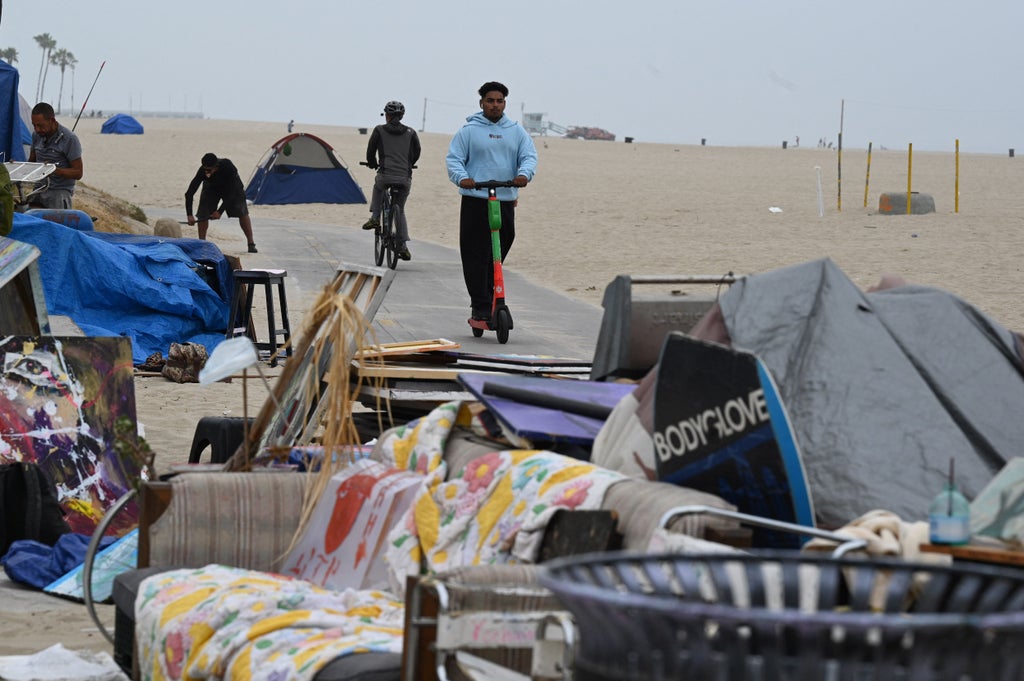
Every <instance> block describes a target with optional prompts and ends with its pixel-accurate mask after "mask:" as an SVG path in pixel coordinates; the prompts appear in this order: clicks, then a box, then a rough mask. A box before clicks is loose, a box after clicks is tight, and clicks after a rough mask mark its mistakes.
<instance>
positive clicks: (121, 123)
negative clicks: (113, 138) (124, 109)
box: [100, 113, 143, 135]
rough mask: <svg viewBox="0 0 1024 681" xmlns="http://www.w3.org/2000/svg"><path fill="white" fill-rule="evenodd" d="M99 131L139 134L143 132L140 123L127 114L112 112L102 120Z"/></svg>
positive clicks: (109, 133) (115, 133)
mask: <svg viewBox="0 0 1024 681" xmlns="http://www.w3.org/2000/svg"><path fill="white" fill-rule="evenodd" d="M100 132H102V133H104V134H107V135H111V134H113V135H141V134H142V132H143V128H142V123H139V122H138V121H137V120H135V119H134V118H132V117H131V116H129V115H128V114H121V113H119V114H114V115H113V116H111V117H110V118H108V119H107V120H105V121H103V126H102V127H101V128H100Z"/></svg>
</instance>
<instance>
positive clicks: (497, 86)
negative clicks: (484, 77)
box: [478, 80, 508, 99]
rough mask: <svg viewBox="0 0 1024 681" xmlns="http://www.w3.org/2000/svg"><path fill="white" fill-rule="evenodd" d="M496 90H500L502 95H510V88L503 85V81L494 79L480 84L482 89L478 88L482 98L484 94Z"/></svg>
mask: <svg viewBox="0 0 1024 681" xmlns="http://www.w3.org/2000/svg"><path fill="white" fill-rule="evenodd" d="M494 90H497V91H498V92H500V93H501V96H502V97H508V88H507V87H505V86H504V85H502V84H501V83H499V82H497V81H495V80H492V81H490V82H489V83H484V84H483V85H481V86H480V90H478V92H479V93H480V99H483V98H484V95H486V94H487V93H488V92H492V91H494Z"/></svg>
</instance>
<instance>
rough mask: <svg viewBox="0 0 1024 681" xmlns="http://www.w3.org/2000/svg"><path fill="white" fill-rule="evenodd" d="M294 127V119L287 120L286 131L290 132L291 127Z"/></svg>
mask: <svg viewBox="0 0 1024 681" xmlns="http://www.w3.org/2000/svg"><path fill="white" fill-rule="evenodd" d="M294 127H295V119H292V120H290V121H288V132H291V131H292V128H294Z"/></svg>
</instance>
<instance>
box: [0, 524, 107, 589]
mask: <svg viewBox="0 0 1024 681" xmlns="http://www.w3.org/2000/svg"><path fill="white" fill-rule="evenodd" d="M90 539H91V537H90V536H89V535H87V534H78V533H75V532H69V533H68V534H65V535H61V537H60V539H58V540H57V543H56V544H54V545H53V546H47V545H46V544H43V543H42V542H37V541H34V540H31V539H19V540H17V541H15V542H12V543H11V547H10V548H9V549H8V550H7V553H6V554H4V557H3V558H0V564H3V566H4V572H6V573H7V576H8V577H10V578H11V579H12V580H14V581H15V582H19V583H21V584H27V585H28V586H32V587H35V588H36V589H40V590H41V589H43V588H44V587H46V586H47V585H49V584H50V583H51V582H53V581H55V580H57V579H58V578H60V577H63V576H64V575H65V574H67V573H68V572H71V571H72V570H74V569H75V568H76V567H78V566H79V565H81V564H82V563H83V562H85V552H86V549H88V548H89V540H90ZM115 541H117V540H116V539H115V538H114V537H104V538H103V539H101V540H100V545H99V550H100V551H102V550H103V549H105V548H106V547H108V546H110V545H111V544H112V543H114V542H115Z"/></svg>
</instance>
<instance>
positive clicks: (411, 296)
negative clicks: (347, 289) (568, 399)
mask: <svg viewBox="0 0 1024 681" xmlns="http://www.w3.org/2000/svg"><path fill="white" fill-rule="evenodd" d="M146 211H147V215H150V217H153V218H158V217H171V218H174V219H180V217H181V216H180V212H175V211H170V210H161V209H146ZM253 229H254V231H255V235H256V243H257V245H258V247H259V251H260V252H259V253H256V254H248V253H242V254H240V255H239V257H240V258H241V261H242V266H243V267H247V268H274V269H284V270H287V272H288V276H287V278H286V279H285V290H286V294H287V296H288V308H289V315H288V316H289V319H290V322H291V325H292V329H293V330H297V329H298V328H299V327H300V325H301V323H302V320H303V315H304V314H305V311H306V310H307V309H308V307H309V305H311V304H312V302H313V300H314V299H315V297H316V296H317V295H318V294H319V293H320V291H321V290H322V289H323V286H324V285H325V284H326V283H327V282H329V281H330V280H331V279H332V278H333V276H334V273H335V271H336V270H337V268H338V266H339V264H340V263H353V264H358V265H362V266H372V265H373V264H374V263H373V232H371V231H364V230H362V229H359V228H358V227H351V226H350V227H340V226H337V225H325V224H319V223H311V222H301V221H296V220H281V219H272V218H257V219H254V220H253ZM193 230H194V228H189V227H187V226H182V232H183V236H195V234H194V231H193ZM224 230H236V231H237V230H238V226H237V221H235V220H233V219H229V220H226V221H224V222H223V223H222V224H217V225H216V229H215V230H214V229H213V228H212V227H211V231H212V232H216V231H221V232H223V231H224ZM211 238H212V240H213V242H214V243H217V236H216V233H214V234H212V235H211ZM232 243H234V242H232ZM409 248H410V250H411V251H412V256H413V259H412V260H411V261H399V263H398V268H397V270H396V274H395V278H394V281H393V282H392V284H391V288H390V289H389V290H388V293H387V296H386V297H385V299H384V302H383V303H382V304H381V306H380V308H379V309H378V310H377V313H376V315H375V316H374V326H375V329H376V332H377V336H378V339H379V340H380V342H382V343H391V342H406V341H419V340H430V339H435V338H446V339H448V340H451V341H455V342H457V343H460V344H461V348H460V350H461V351H462V352H469V353H479V354H486V355H499V354H516V355H548V356H554V357H565V358H571V359H580V360H587V361H590V360H592V359H593V355H594V347H595V344H596V342H597V334H598V331H599V329H600V325H601V317H602V314H603V310H602V308H601V307H599V306H596V305H591V304H589V303H584V302H581V301H578V300H576V299H574V298H571V297H569V296H567V295H564V294H562V293H559V292H557V291H552V290H550V289H547V288H545V287H543V286H540V285H538V284H535V283H533V282H531V281H529V280H528V279H526V278H525V277H524V276H522V275H520V274H518V273H516V272H515V269H514V260H515V247H514V246H513V249H512V254H511V256H510V258H509V260H510V261H511V262H510V263H509V264H507V265H506V267H505V270H504V274H505V288H506V291H507V303H508V306H509V308H510V309H511V311H512V318H513V325H514V327H513V329H512V331H511V332H510V333H509V340H508V343H505V344H500V343H498V341H497V340H496V338H495V333H494V332H484V335H483V336H482V337H481V338H474V337H473V335H472V332H471V329H470V327H469V324H468V323H467V321H466V320H467V319H468V317H469V296H468V294H467V293H466V288H465V284H464V282H463V278H462V264H461V261H460V259H459V253H458V251H457V250H456V249H453V248H449V247H447V246H442V245H439V244H434V243H430V242H426V241H417V240H416V239H415V238H414V239H413V240H411V241H410V242H409ZM222 250H224V251H225V252H226V253H235V251H232V250H231V248H230V247H229V246H225V247H224V248H223V249H222ZM257 328H259V327H257Z"/></svg>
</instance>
